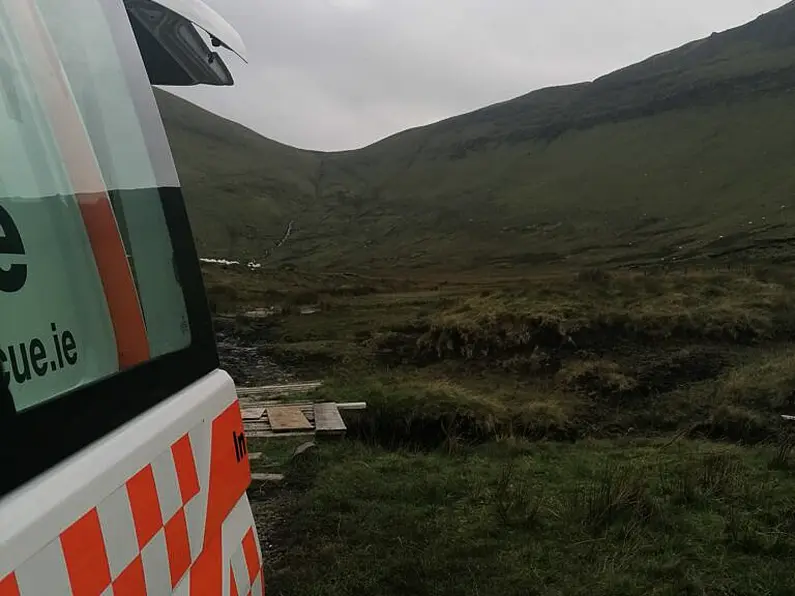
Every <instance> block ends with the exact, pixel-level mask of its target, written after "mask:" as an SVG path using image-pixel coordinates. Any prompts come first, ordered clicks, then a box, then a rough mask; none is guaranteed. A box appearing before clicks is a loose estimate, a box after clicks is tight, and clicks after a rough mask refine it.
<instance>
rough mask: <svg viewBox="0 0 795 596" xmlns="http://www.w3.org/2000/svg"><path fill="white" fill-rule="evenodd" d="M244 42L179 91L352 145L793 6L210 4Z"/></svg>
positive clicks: (258, 126) (489, 1) (308, 138)
mask: <svg viewBox="0 0 795 596" xmlns="http://www.w3.org/2000/svg"><path fill="white" fill-rule="evenodd" d="M205 1H206V2H207V3H208V4H210V5H212V6H213V7H214V8H215V9H216V10H217V11H218V12H219V13H221V14H222V15H223V16H224V17H225V18H226V19H227V20H228V21H230V22H231V23H232V25H234V26H235V28H236V29H237V30H238V31H239V32H240V34H241V35H242V36H243V39H244V41H245V43H246V45H247V48H248V54H249V55H248V57H249V64H244V63H242V62H241V61H240V60H239V59H237V58H236V57H235V56H233V55H231V54H230V53H229V52H226V51H223V50H222V52H223V56H224V57H225V58H226V62H227V64H228V65H229V66H230V69H231V70H232V72H233V74H234V76H235V79H236V86H235V87H232V88H229V87H221V88H213V87H203V88H193V89H180V90H179V94H180V95H182V96H183V97H186V98H189V99H191V100H192V101H194V102H196V103H198V104H200V105H202V106H203V107H206V108H209V109H211V110H212V111H214V112H216V113H219V114H221V115H223V116H225V117H227V118H231V119H232V120H236V121H238V122H241V123H242V124H245V125H246V126H249V127H251V128H253V129H255V130H257V131H258V132H260V133H262V134H264V135H265V136H268V137H270V138H272V139H276V140H278V141H281V142H284V143H288V144H290V145H295V146H298V147H302V148H307V149H323V150H337V149H351V148H355V147H361V146H364V145H367V144H370V143H372V142H374V141H376V140H378V139H380V138H383V137H384V136H387V135H390V134H392V133H395V132H398V131H400V130H403V129H406V128H410V127H413V126H418V125H422V124H427V123H430V122H434V121H436V120H440V119H442V118H446V117H448V116H452V115H455V114H459V113H462V112H467V111H470V110H473V109H476V108H479V107H482V106H485V105H488V104H491V103H494V102H498V101H502V100H505V99H509V98H511V97H515V96H517V95H522V94H524V93H527V92H528V91H531V90H533V89H538V88H540V87H546V86H549V85H559V84H565V83H573V82H579V81H583V80H591V79H593V78H595V77H597V76H600V75H602V74H606V73H608V72H610V71H612V70H615V69H617V68H620V67H622V66H626V65H628V64H631V63H633V62H637V61H639V60H642V59H644V58H646V57H648V56H649V55H651V54H655V53H657V52H661V51H664V50H668V49H671V48H673V47H676V46H678V45H681V44H683V43H685V42H688V41H690V40H692V39H696V38H699V37H705V36H707V35H709V34H710V33H712V32H714V31H722V30H724V29H728V28H730V27H733V26H736V25H740V24H743V23H745V22H746V21H750V20H751V19H753V18H755V17H757V16H758V15H759V14H761V13H763V12H767V11H768V10H771V9H773V8H776V7H778V6H781V5H783V4H784V0H606V1H605V0H602V1H599V0H205Z"/></svg>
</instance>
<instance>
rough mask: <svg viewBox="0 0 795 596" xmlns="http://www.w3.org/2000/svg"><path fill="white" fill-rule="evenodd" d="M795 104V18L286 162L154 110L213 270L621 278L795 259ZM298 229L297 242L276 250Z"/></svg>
mask: <svg viewBox="0 0 795 596" xmlns="http://www.w3.org/2000/svg"><path fill="white" fill-rule="evenodd" d="M793 90H795V2H791V3H788V4H786V5H784V6H782V7H780V8H779V9H776V10H774V11H772V12H770V13H767V14H765V15H762V16H760V17H759V18H757V19H755V20H754V21H751V22H750V23H748V24H746V25H742V26H740V27H735V28H732V29H728V30H726V31H724V32H720V33H715V34H713V35H711V36H709V37H707V38H704V39H702V40H696V41H694V42H690V43H688V44H685V45H683V46H681V47H679V48H677V49H674V50H671V51H668V52H663V53H659V54H656V55H654V56H651V57H649V58H647V59H646V60H644V61H642V62H639V63H637V64H634V65H631V66H628V67H625V68H622V69H619V70H617V71H615V72H613V73H610V74H608V75H605V76H602V77H598V78H596V79H594V80H593V81H591V82H586V83H576V84H573V85H565V86H559V87H547V88H544V89H539V90H536V91H533V92H530V93H528V94H525V95H521V96H519V97H516V98H514V99H511V100H506V101H503V102H500V103H497V104H493V105H491V106H486V107H484V108H480V109H478V110H474V111H471V112H468V113H466V114H462V115H457V116H453V117H450V118H447V119H444V120H441V121H439V122H437V123H434V124H430V125H426V126H422V127H415V128H412V129H408V130H406V131H401V132H399V133H396V134H394V135H391V136H389V137H387V138H385V139H382V140H380V141H378V142H376V143H373V144H371V145H368V146H367V147H364V148H361V149H357V150H348V151H338V152H319V151H307V150H301V149H295V148H292V147H289V146H287V145H283V144H280V143H277V142H276V141H271V140H270V139H267V138H265V137H261V136H260V135H257V133H255V132H253V131H251V130H250V129H246V128H245V127H242V125H236V124H234V123H232V122H231V121H226V120H221V119H218V118H216V117H214V116H212V115H210V114H208V113H206V112H205V113H204V114H202V113H199V112H196V111H195V110H194V109H193V108H189V107H186V106H185V105H184V104H182V103H180V102H181V101H182V100H177V99H176V98H169V97H167V96H165V95H163V94H162V92H159V93H158V101H159V102H160V103H161V106H164V109H163V112H164V121H165V123H166V126H167V129H168V132H169V135H170V137H171V139H172V144H174V153H175V157H176V159H177V164H178V166H179V169H180V172H181V175H182V173H184V175H182V178H183V180H184V182H185V187H186V196H187V198H188V206H189V211H190V213H191V217H192V221H193V222H194V228H195V232H196V236H197V240H198V242H199V245H200V249H201V250H202V251H203V252H204V253H205V256H209V257H234V258H261V257H262V256H263V255H268V257H267V258H268V259H269V260H270V261H272V262H273V263H275V264H281V263H293V264H299V265H301V266H306V267H318V268H342V269H345V268H363V267H374V268H394V267H409V268H433V267H437V268H438V267H454V268H473V267H474V268H478V267H481V268H482V267H492V268H493V267H495V266H496V267H524V266H533V267H535V266H539V265H541V264H561V263H570V264H576V265H578V266H585V265H588V264H600V263H612V264H621V265H627V266H629V265H643V264H651V263H659V262H661V261H663V262H666V261H667V262H671V261H690V260H694V259H709V258H712V259H715V258H721V254H719V253H721V251H725V250H739V251H740V253H742V254H744V255H745V256H746V257H748V258H757V257H759V256H760V255H767V256H770V254H775V256H776V258H780V259H788V258H789V254H790V252H795V251H791V250H790V246H789V244H788V243H787V242H783V241H782V239H783V238H788V237H790V236H793V237H795V221H790V219H789V213H790V212H792V209H789V205H790V199H791V197H792V196H793V195H795V176H794V175H793V174H791V173H790V172H789V169H790V168H789V167H788V164H789V161H790V160H791V156H792V152H793V151H795V146H792V145H793V144H792V143H791V142H790V140H789V139H790V138H795V118H793V117H792V115H791V113H790V109H789V105H792V99H793ZM195 109H196V110H201V108H198V107H196V108H195ZM738 123H741V125H740V126H738ZM235 126H241V128H243V129H244V130H240V129H237V128H235ZM751 197H753V198H754V200H755V201H756V204H755V206H753V208H751V207H752V206H751V205H750V204H749V198H751ZM780 207H784V209H780ZM793 207H795V205H793ZM754 220H755V221H756V223H753V224H750V226H751V227H749V224H748V222H749V221H752V222H753V221H754ZM773 220H774V221H775V222H776V226H777V227H772V225H771V224H770V221H773ZM762 221H764V222H767V223H765V224H764V225H762V224H760V223H759V222H762ZM289 222H294V224H295V225H294V228H293V233H292V235H291V237H290V241H289V242H288V243H285V245H284V246H280V247H279V248H278V250H271V248H272V247H274V245H275V244H274V243H275V241H276V239H278V238H280V237H281V235H283V230H284V229H285V226H287V225H288V223H289ZM791 229H792V232H791V233H790V230H791ZM726 238H731V239H732V241H731V243H730V244H731V246H728V247H723V248H720V250H718V249H717V248H716V247H714V246H713V244H714V243H715V242H718V243H719V244H720V243H721V242H723V244H725V240H726ZM617 239H618V240H617ZM771 243H772V244H771ZM639 247H643V248H642V249H640V248H639ZM771 247H774V248H771ZM718 248H719V247H718ZM760 251H761V252H760ZM771 251H772V252H771ZM738 254H739V253H738ZM744 258H745V257H744ZM765 258H767V257H765Z"/></svg>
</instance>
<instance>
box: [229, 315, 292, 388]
mask: <svg viewBox="0 0 795 596" xmlns="http://www.w3.org/2000/svg"><path fill="white" fill-rule="evenodd" d="M215 331H216V345H217V346H218V357H219V359H220V361H221V368H222V369H224V370H225V371H227V372H228V373H229V374H230V375H231V376H232V378H233V379H234V381H235V384H236V385H237V386H239V387H253V386H258V385H275V384H279V383H289V382H291V381H294V380H295V376H294V375H293V374H292V373H290V372H289V371H287V370H286V369H285V368H283V367H282V366H280V365H279V364H277V363H276V362H274V361H273V359H271V358H270V357H269V356H267V354H266V352H267V345H268V344H267V338H265V337H255V336H252V335H251V334H247V335H242V334H240V333H239V332H238V331H236V330H235V328H234V325H233V324H228V323H226V322H224V321H222V320H216V321H215Z"/></svg>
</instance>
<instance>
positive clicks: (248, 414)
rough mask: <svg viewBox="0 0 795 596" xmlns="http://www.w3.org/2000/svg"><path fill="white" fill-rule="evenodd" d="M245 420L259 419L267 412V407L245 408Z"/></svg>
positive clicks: (243, 410)
mask: <svg viewBox="0 0 795 596" xmlns="http://www.w3.org/2000/svg"><path fill="white" fill-rule="evenodd" d="M241 412H242V414H243V420H259V419H260V418H262V415H263V414H264V413H265V408H243V409H242V410H241Z"/></svg>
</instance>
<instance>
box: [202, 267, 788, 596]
mask: <svg viewBox="0 0 795 596" xmlns="http://www.w3.org/2000/svg"><path fill="white" fill-rule="evenodd" d="M206 277H207V280H208V283H209V285H210V289H211V292H215V291H216V290H217V287H219V284H220V286H221V287H227V288H233V289H234V292H233V293H228V295H227V297H226V300H227V302H223V301H222V302H219V305H222V306H223V308H222V309H221V310H226V312H227V315H228V318H227V320H228V321H231V323H229V324H231V325H233V326H234V327H235V328H236V329H237V331H238V333H240V334H241V337H245V338H246V341H248V342H251V343H254V344H260V345H261V347H262V349H263V352H264V353H266V354H267V355H268V356H270V357H271V358H273V359H275V360H277V361H278V362H280V363H281V364H283V365H284V366H287V367H289V368H290V369H291V370H296V369H297V370H298V371H299V372H300V373H301V374H302V375H304V376H306V377H307V378H308V377H312V378H323V379H325V381H326V382H325V384H324V385H323V386H322V387H321V388H320V389H318V390H316V391H315V392H314V393H313V394H311V395H310V397H311V398H312V399H315V400H331V401H336V402H346V401H356V402H358V401H365V402H367V404H368V407H367V409H366V410H365V411H362V412H355V413H354V412H351V413H348V414H346V420H347V423H348V427H349V432H348V440H346V441H343V442H339V443H324V444H322V445H321V446H320V448H319V452H317V453H315V454H313V455H312V456H310V457H309V458H303V459H302V460H301V461H300V462H299V463H291V462H290V460H289V455H290V453H291V452H292V449H293V448H294V446H295V445H294V444H290V445H283V444H276V442H268V443H263V444H260V443H257V442H252V443H253V444H254V445H255V447H254V448H256V449H257V450H261V451H263V452H264V453H265V454H266V456H267V457H266V460H263V461H261V462H259V463H257V464H255V467H257V469H262V470H267V471H279V472H283V473H285V474H286V479H285V482H284V483H283V485H281V486H270V485H269V486H266V487H264V488H263V489H260V490H259V491H258V492H255V493H253V494H252V502H253V507H254V511H255V515H257V520H258V527H259V528H260V530H261V533H262V535H263V537H264V539H265V540H266V541H268V543H269V544H271V545H273V546H272V548H269V549H267V550H266V560H267V566H266V576H267V578H268V585H269V590H270V593H276V594H284V595H287V596H289V595H291V594H296V595H298V594H301V595H303V594H308V595H323V594H343V595H344V594H361V593H367V594H384V595H389V594H407V593H411V594H432V595H448V594H449V595H454V594H464V593H466V594H494V593H497V594H500V593H505V594H517V595H518V594H522V595H524V594H586V593H587V594H595V595H600V594H605V595H609V594H671V595H674V594H749V595H750V594H788V593H792V591H793V590H795V579H793V577H795V576H792V574H791V572H790V570H789V562H790V561H791V558H792V556H793V555H795V496H793V495H795V492H794V491H793V489H795V476H793V469H795V468H794V467H793V466H795V461H793V460H792V452H793V445H795V440H793V436H795V435H793V433H795V429H794V428H791V424H787V423H785V422H783V421H782V420H781V418H780V414H782V413H795V352H793V348H792V345H791V337H792V334H793V329H794V328H793V324H794V322H793V318H792V316H793V313H795V302H794V301H795V291H793V289H795V288H794V287H793V285H794V284H795V282H793V279H795V276H793V275H792V272H791V270H789V269H787V268H782V267H764V268H758V267H755V268H751V269H750V270H741V271H737V270H733V271H726V270H720V271H713V270H708V269H700V270H696V269H694V268H691V269H689V270H688V271H684V270H682V271H672V272H668V273H657V274H642V273H633V272H626V271H616V270H611V271H607V270H595V269H584V270H581V271H579V272H571V271H559V272H548V273H543V274H539V275H536V276H529V277H522V276H513V277H508V276H502V277H501V276H499V275H496V274H494V273H493V272H484V273H481V274H478V275H470V274H461V273H450V274H448V275H446V276H432V275H429V274H422V273H420V274H417V275H415V276H414V277H413V278H409V277H400V276H392V277H388V276H383V277H379V276H375V275H373V276H370V277H367V278H363V277H356V276H342V277H341V276H318V275H316V274H309V273H304V272H301V271H284V270H278V269H273V270H263V271H261V272H258V273H253V274H249V275H242V274H237V273H234V272H231V271H230V270H224V269H221V268H214V267H208V268H206ZM299 305H300V306H315V307H317V309H316V311H315V312H313V313H312V314H310V315H305V314H301V310H300V308H296V306H299ZM217 306H218V305H217ZM253 308H273V309H274V313H275V314H274V315H273V316H271V317H268V318H266V319H256V318H252V317H249V316H247V315H246V314H245V313H246V312H247V311H249V310H251V309H253ZM313 311H314V309H313Z"/></svg>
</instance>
